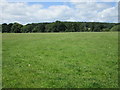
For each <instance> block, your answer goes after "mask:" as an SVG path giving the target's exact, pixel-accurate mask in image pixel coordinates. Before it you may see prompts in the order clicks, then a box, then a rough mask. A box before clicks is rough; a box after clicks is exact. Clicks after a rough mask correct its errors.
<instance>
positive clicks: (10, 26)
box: [7, 23, 13, 32]
mask: <svg viewBox="0 0 120 90" xmlns="http://www.w3.org/2000/svg"><path fill="white" fill-rule="evenodd" d="M12 25H13V23H9V24H8V30H7V32H11V28H12Z"/></svg>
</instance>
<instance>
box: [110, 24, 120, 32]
mask: <svg viewBox="0 0 120 90" xmlns="http://www.w3.org/2000/svg"><path fill="white" fill-rule="evenodd" d="M110 31H120V25H116V26H113V27H112V28H111V29H110Z"/></svg>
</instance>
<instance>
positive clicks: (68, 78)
mask: <svg viewBox="0 0 120 90" xmlns="http://www.w3.org/2000/svg"><path fill="white" fill-rule="evenodd" d="M2 56H3V57H2V75H3V76H2V85H3V88H116V87H118V33H117V32H75V33H69V32H68V33H8V34H7V33H4V34H2Z"/></svg>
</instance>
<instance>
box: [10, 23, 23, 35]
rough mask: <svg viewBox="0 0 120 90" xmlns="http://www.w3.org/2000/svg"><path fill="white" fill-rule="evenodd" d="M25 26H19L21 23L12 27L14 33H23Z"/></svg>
mask: <svg viewBox="0 0 120 90" xmlns="http://www.w3.org/2000/svg"><path fill="white" fill-rule="evenodd" d="M22 26H23V25H21V24H19V23H14V24H13V25H12V27H11V31H12V32H14V33H21V28H22Z"/></svg>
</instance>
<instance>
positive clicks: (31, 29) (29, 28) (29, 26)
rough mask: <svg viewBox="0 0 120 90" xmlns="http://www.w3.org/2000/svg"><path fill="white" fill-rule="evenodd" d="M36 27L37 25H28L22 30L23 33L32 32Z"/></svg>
mask: <svg viewBox="0 0 120 90" xmlns="http://www.w3.org/2000/svg"><path fill="white" fill-rule="evenodd" d="M34 27H35V25H33V24H27V25H24V26H23V27H22V28H21V31H22V32H23V33H28V32H32V31H33V28H34Z"/></svg>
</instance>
